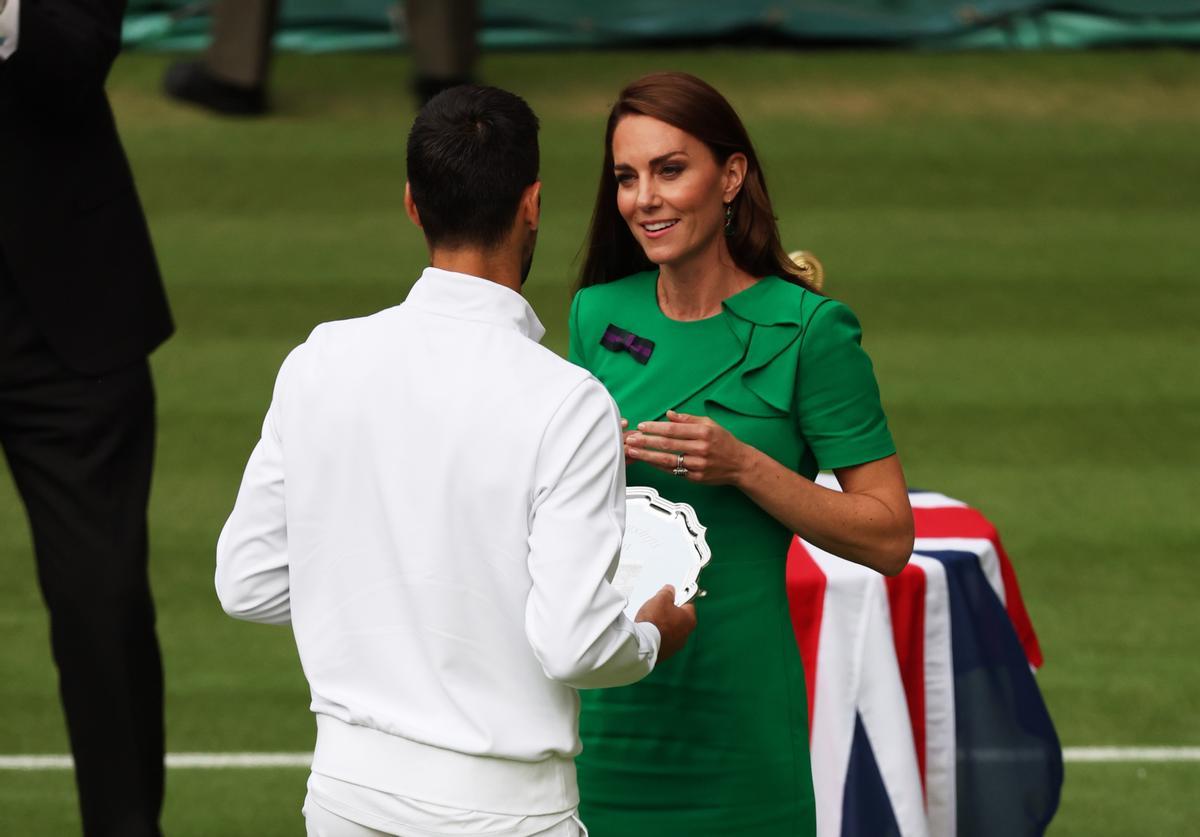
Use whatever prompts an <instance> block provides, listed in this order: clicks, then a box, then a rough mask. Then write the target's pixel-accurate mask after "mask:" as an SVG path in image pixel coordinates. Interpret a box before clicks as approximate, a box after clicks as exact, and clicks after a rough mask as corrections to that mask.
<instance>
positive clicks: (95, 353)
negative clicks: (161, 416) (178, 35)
mask: <svg viewBox="0 0 1200 837" xmlns="http://www.w3.org/2000/svg"><path fill="white" fill-rule="evenodd" d="M124 11H125V2H124V0H21V9H20V24H19V25H20V29H19V34H18V45H17V51H16V53H14V54H13V56H12V57H11V58H9V59H8V61H4V62H0V258H2V259H3V260H4V262H5V263H6V264H7V266H8V273H9V276H10V279H11V282H12V284H13V286H14V287H15V290H16V292H17V293H18V294H19V295H20V297H21V298H22V299H23V300H24V302H25V303H26V306H27V308H28V310H29V312H30V316H31V317H32V318H33V321H34V326H35V327H36V328H37V329H38V331H39V332H40V333H41V334H42V336H43V337H44V338H45V339H46V341H47V342H48V343H49V344H50V347H51V348H52V349H53V350H54V352H55V353H56V354H57V355H58V356H59V357H60V359H61V360H62V361H63V362H64V363H65V364H66V365H67V366H68V367H70V368H72V369H74V370H75V371H77V372H80V373H83V374H102V373H104V372H109V371H112V370H115V369H118V368H120V367H122V366H125V365H128V364H130V363H133V362H135V361H137V360H139V359H141V358H144V357H145V356H146V355H147V354H148V353H149V352H150V351H151V350H152V349H153V348H154V347H155V346H157V345H158V344H159V343H161V342H162V341H163V340H165V339H166V338H167V337H168V336H169V335H170V334H171V331H172V328H173V326H172V323H171V315H170V311H169V309H168V307H167V300H166V294H165V293H164V291H163V286H162V280H161V279H160V277H159V272H158V265H157V263H156V261H155V258H154V249H153V247H152V245H151V242H150V234H149V231H148V230H147V228H146V219H145V216H144V215H143V213H142V207H141V204H140V202H139V200H138V196H137V193H136V191H135V190H134V184H133V175H132V173H131V172H130V169H129V163H128V161H127V160H126V157H125V152H124V151H123V149H122V148H121V143H120V140H119V139H118V138H117V130H116V125H115V123H114V121H113V115H112V110H111V109H110V108H109V104H108V98H107V96H106V95H105V93H104V80H105V77H106V76H107V75H108V70H109V68H110V67H111V66H112V62H113V60H114V59H115V58H116V56H117V53H118V51H119V50H120V34H121V18H122V16H123V14H124Z"/></svg>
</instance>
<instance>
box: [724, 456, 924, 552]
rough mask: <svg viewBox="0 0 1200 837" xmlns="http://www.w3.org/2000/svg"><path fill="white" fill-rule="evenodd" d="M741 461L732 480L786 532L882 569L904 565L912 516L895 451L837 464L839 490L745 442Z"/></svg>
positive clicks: (822, 547)
mask: <svg viewBox="0 0 1200 837" xmlns="http://www.w3.org/2000/svg"><path fill="white" fill-rule="evenodd" d="M744 462H745V464H744V467H743V468H742V469H740V470H739V471H738V475H737V478H736V480H735V482H734V484H735V485H736V486H737V487H738V488H739V489H741V491H742V492H743V493H745V494H746V495H747V496H748V497H749V498H750V499H751V500H753V501H754V502H755V503H757V504H758V506H759V507H761V508H762V509H763V511H765V512H767V513H768V514H770V515H771V516H772V517H774V518H775V519H776V520H778V521H779V522H780V523H782V524H783V525H784V526H786V527H788V528H789V529H790V530H791V531H792V532H795V533H796V534H798V535H800V537H802V538H804V539H805V540H806V541H809V542H810V543H812V544H813V545H815V546H817V547H820V548H821V549H823V550H825V551H826V552H830V553H832V554H834V555H837V556H839V557H841V558H845V559H847V560H849V561H854V562H855V563H858V564H862V565H864V566H867V567H870V568H871V569H873V570H876V571H878V572H881V573H883V574H884V575H895V574H897V573H899V572H900V571H901V570H902V569H904V566H905V564H906V563H907V562H908V559H909V556H910V555H911V554H912V546H913V518H912V509H911V507H910V506H909V503H908V493H907V487H906V486H905V483H904V474H903V471H902V470H901V468H900V463H899V459H898V458H897V457H896V456H895V455H893V456H889V457H885V458H884V459H880V460H877V461H875V462H868V463H866V464H864V465H856V466H854V467H853V468H844V469H838V470H837V471H836V473H837V476H838V479H839V481H840V482H841V484H842V487H843V491H834V490H832V489H829V488H825V487H823V486H820V485H817V484H816V483H813V482H811V481H809V480H808V479H806V478H805V477H803V476H801V475H800V474H798V473H796V472H795V471H793V470H791V469H790V468H788V467H786V466H785V465H783V464H781V463H779V462H777V461H776V460H774V459H772V458H771V457H769V456H767V455H766V454H765V453H763V452H762V451H759V450H756V449H755V448H751V447H749V446H747V451H746V455H745V460H744Z"/></svg>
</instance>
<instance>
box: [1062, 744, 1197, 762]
mask: <svg viewBox="0 0 1200 837" xmlns="http://www.w3.org/2000/svg"><path fill="white" fill-rule="evenodd" d="M1063 761H1065V762H1068V763H1070V762H1074V763H1076V764H1079V763H1082V762H1164V761H1200V747H1063Z"/></svg>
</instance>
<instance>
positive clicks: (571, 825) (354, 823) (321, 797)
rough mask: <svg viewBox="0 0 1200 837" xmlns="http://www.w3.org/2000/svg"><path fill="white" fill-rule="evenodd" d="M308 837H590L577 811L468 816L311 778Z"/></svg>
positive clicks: (475, 813)
mask: <svg viewBox="0 0 1200 837" xmlns="http://www.w3.org/2000/svg"><path fill="white" fill-rule="evenodd" d="M304 819H305V822H306V825H307V828H308V837H468V835H481V836H482V835H486V837H587V829H586V828H584V827H583V823H582V822H581V821H580V820H579V816H578V814H577V813H576V812H574V811H564V812H561V813H558V814H544V815H537V816H528V817H519V816H508V815H503V814H487V813H483V812H479V811H466V810H462V809H458V808H449V807H445V806H441V805H432V804H429V803H425V802H417V801H415V800H411V799H406V798H404V797H399V796H394V795H392V794H388V793H383V792H381V791H375V790H371V789H369V788H364V787H362V786H361V785H352V784H349V783H346V782H341V781H339V780H336V779H331V778H330V777H328V776H322V775H320V774H316V773H314V774H310V776H309V782H308V796H307V797H305V800H304Z"/></svg>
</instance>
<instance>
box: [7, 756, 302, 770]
mask: <svg viewBox="0 0 1200 837" xmlns="http://www.w3.org/2000/svg"><path fill="white" fill-rule="evenodd" d="M74 764H75V763H74V761H73V760H72V759H71V757H70V756H0V770H70V769H71V768H72V767H73V766H74ZM311 764H312V753H167V767H183V768H227V767H309V766H310V765H311Z"/></svg>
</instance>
